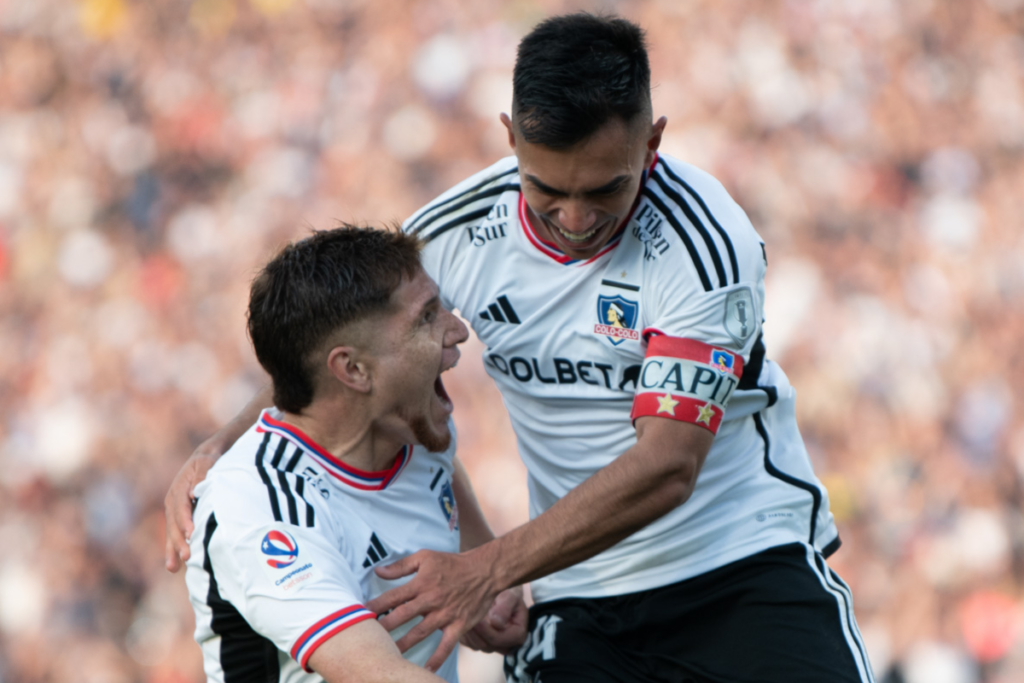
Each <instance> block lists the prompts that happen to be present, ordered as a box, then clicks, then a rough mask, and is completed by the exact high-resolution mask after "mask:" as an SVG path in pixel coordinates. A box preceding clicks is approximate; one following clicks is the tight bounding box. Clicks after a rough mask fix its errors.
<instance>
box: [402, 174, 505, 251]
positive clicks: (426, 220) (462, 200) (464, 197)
mask: <svg viewBox="0 0 1024 683" xmlns="http://www.w3.org/2000/svg"><path fill="white" fill-rule="evenodd" d="M518 172H519V166H513V167H512V168H511V169H509V170H508V171H505V172H504V173H502V174H500V175H496V176H494V177H493V178H487V179H485V180H483V181H481V182H479V183H477V184H476V185H474V186H473V187H471V188H469V189H467V190H464V191H462V192H460V193H459V194H457V195H455V196H453V197H449V198H448V199H446V200H444V201H443V202H438V203H437V204H435V205H433V206H427V207H426V208H425V209H424V210H423V212H422V213H421V214H420V215H419V216H417V217H416V219H415V220H413V221H412V222H411V223H410V224H409V231H410V232H411V233H412V234H414V235H417V234H419V233H420V232H422V231H423V230H425V229H426V227H427V226H428V225H429V224H430V223H433V222H434V221H436V220H437V219H438V218H440V217H441V216H444V215H447V214H449V213H451V212H452V211H457V210H458V209H459V208H461V207H463V206H465V205H466V204H468V203H471V202H473V201H474V200H475V199H474V198H476V199H479V198H481V197H486V196H489V194H493V192H491V191H487V192H488V193H486V194H485V193H481V192H480V190H481V189H483V188H485V187H487V186H488V185H492V184H494V183H496V182H497V181H499V180H501V179H502V178H504V177H505V176H508V175H514V174H516V173H518Z"/></svg>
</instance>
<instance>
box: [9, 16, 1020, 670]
mask: <svg viewBox="0 0 1024 683" xmlns="http://www.w3.org/2000/svg"><path fill="white" fill-rule="evenodd" d="M576 9H589V10H593V11H614V12H618V13H620V14H622V15H624V16H626V17H629V18H631V19H633V20H635V21H638V22H639V23H640V24H641V25H643V26H644V27H645V28H646V29H647V31H648V38H649V41H650V45H651V59H652V69H653V73H654V86H655V89H654V108H655V115H656V116H657V115H666V116H667V117H668V119H669V127H668V131H667V134H666V138H665V141H664V145H663V150H664V151H667V152H668V153H670V154H673V155H675V156H678V157H680V158H682V159H684V160H687V161H690V162H691V163H694V164H696V165H697V166H700V167H702V168H704V169H706V170H708V171H710V172H711V173H712V174H714V175H716V176H717V177H718V178H719V179H720V180H721V181H722V182H723V183H724V184H725V186H726V188H727V189H728V190H729V191H730V192H731V193H732V194H733V196H734V197H735V198H736V199H737V200H738V201H739V202H740V204H741V205H742V206H743V207H744V208H745V209H746V211H747V212H748V214H749V215H750V217H751V220H752V221H753V223H754V225H755V226H756V227H757V228H758V230H759V231H760V233H761V235H762V236H763V237H764V239H765V241H766V243H767V253H768V261H769V269H768V281H767V288H768V309H767V318H768V320H767V324H766V339H767V342H768V351H769V355H770V356H771V357H773V358H774V359H775V360H777V361H779V362H780V363H781V364H782V366H783V368H785V369H786V371H787V372H788V374H789V375H790V378H791V380H792V383H793V384H794V386H795V387H796V388H797V391H798V409H799V419H800V424H801V428H802V431H803V433H804V435H805V437H806V440H807V444H808V448H809V449H810V451H811V454H812V458H813V460H814V462H815V466H816V469H817V471H818V473H819V476H821V478H822V479H823V480H824V481H825V483H826V484H827V486H828V487H829V490H830V492H831V496H832V502H833V511H834V513H835V515H836V517H837V520H838V523H839V527H840V532H841V535H842V538H843V542H844V543H843V547H842V548H841V550H840V551H839V552H838V553H837V554H836V555H835V556H833V558H832V560H831V564H832V565H833V566H834V567H835V568H836V569H837V571H838V572H839V573H840V574H841V575H842V576H843V577H844V578H845V579H846V580H847V581H848V582H849V583H850V584H851V586H852V588H853V591H854V596H855V599H856V608H857V613H858V617H859V620H860V625H861V627H862V631H863V633H864V636H865V639H866V641H867V644H868V647H869V650H870V655H871V658H872V660H873V663H874V668H875V671H876V674H877V676H878V679H879V681H885V682H886V683H904V682H905V683H1011V682H1015V681H1024V628H1022V626H1024V621H1022V620H1024V416H1022V410H1021V406H1024V353H1022V351H1021V347H1022V344H1024V154H1022V152H1024V38H1022V36H1024V0H859V1H858V2H829V1H827V0H765V1H764V2H758V3H751V2H743V1H741V0H714V1H713V0H647V1H640V0H637V1H634V2H630V1H626V0H622V1H620V2H615V1H612V0H608V1H606V2H591V3H581V2H568V1H566V2H558V1H556V0H508V1H506V2H498V3H481V2H471V1H470V0H388V1H387V2H371V1H370V0H146V2H140V1H138V0H75V1H71V0H0V547H4V548H7V549H8V551H10V552H7V551H5V552H4V553H2V554H0V683H58V682H64V681H76V682H81V683H134V682H136V681H138V682H140V683H192V682H198V681H201V680H204V678H203V673H202V663H201V657H200V653H199V649H198V646H196V645H195V643H194V642H193V641H192V639H191V638H192V628H193V619H192V613H191V608H190V606H189V604H188V600H187V593H186V591H185V587H184V581H183V579H182V576H181V575H180V574H178V575H171V574H169V573H167V572H166V570H165V569H164V568H163V547H164V546H163V544H164V532H163V525H164V519H163V508H162V499H163V495H164V493H165V491H166V489H167V487H168V485H169V483H170V480H171V478H172V477H173V475H174V473H175V472H176V471H177V469H178V467H179V466H180V464H181V463H182V462H183V461H184V459H185V458H186V457H187V456H188V454H189V453H190V452H191V451H192V449H193V448H194V447H195V446H196V445H197V444H198V443H199V442H200V441H201V440H202V439H204V438H205V437H206V436H208V435H209V434H211V433H212V432H213V431H214V430H215V429H216V427H217V426H218V425H220V424H222V423H223V422H224V421H226V420H227V419H228V418H230V417H231V416H232V415H234V414H235V412H236V411H237V410H238V409H239V408H240V407H241V406H242V405H243V404H244V403H245V401H246V400H247V399H248V398H250V397H251V396H252V394H253V393H254V392H255V391H256V389H257V388H258V387H259V386H260V385H261V384H262V383H263V382H264V381H265V380H264V377H263V375H262V373H261V371H260V369H259V367H258V365H257V364H256V363H255V361H254V359H253V357H252V353H251V350H250V347H249V343H248V340H247V339H246V336H245V329H244V307H245V302H246V299H247V290H248V285H249V282H250V280H251V278H252V276H253V274H254V273H255V270H256V269H257V268H258V267H259V266H260V265H261V264H262V263H263V262H264V261H265V260H266V259H267V258H269V257H270V256H271V255H272V254H273V253H274V252H275V251H276V249H278V248H279V247H280V246H281V245H283V244H284V243H285V242H287V241H288V240H290V239H294V238H297V237H301V236H302V235H304V234H307V233H308V231H309V230H310V229H312V228H327V227H331V226H332V225H334V224H335V223H336V221H338V220H346V221H350V222H371V223H375V224H380V223H382V222H389V221H400V220H402V219H403V218H405V217H407V216H408V215H409V214H410V213H412V211H414V210H415V209H416V208H418V207H419V206H420V205H422V204H423V203H425V202H426V201H428V200H430V199H432V198H433V197H434V196H435V195H436V194H438V193H439V192H441V191H442V190H444V189H446V188H447V187H449V186H450V185H452V184H454V183H455V182H457V181H459V180H461V179H462V178H464V177H465V176H467V175H469V174H470V173H472V172H474V171H476V170H479V169H480V168H483V167H484V166H486V165H488V164H490V163H492V162H493V161H495V160H497V159H498V158H500V157H501V156H505V155H506V154H508V149H507V143H506V137H505V135H504V131H503V129H502V128H501V126H500V124H499V123H498V118H497V117H498V114H499V113H500V112H502V111H508V109H509V104H510V100H511V68H512V64H513V62H514V58H515V47H516V43H517V42H518V39H519V37H520V36H522V35H523V34H525V33H526V32H527V31H528V30H529V29H530V28H531V27H532V26H533V25H534V24H535V23H536V22H537V21H539V20H540V19H542V18H544V17H545V16H548V15H551V14H556V13H561V12H565V11H571V10H576ZM1014 188H1016V189H1014ZM481 351H482V347H481V345H480V344H479V342H476V341H475V340H474V341H471V342H469V343H468V344H467V348H466V349H465V351H464V356H463V358H464V360H463V362H462V363H461V364H460V367H459V368H458V370H457V371H455V372H454V373H453V374H452V375H450V376H449V377H450V379H448V380H446V381H447V383H448V386H449V391H450V393H451V394H452V396H453V398H454V399H455V402H456V422H457V424H458V426H459V442H460V452H461V456H462V458H463V460H464V461H465V462H466V463H467V466H468V468H469V469H470V473H471V475H472V477H473V479H474V481H475V485H476V488H477V492H478V495H479V496H480V498H481V499H482V503H483V506H484V508H485V511H486V512H487V514H488V516H489V518H490V520H491V522H492V524H493V526H494V527H495V529H496V530H497V531H499V532H501V531H505V530H508V529H510V528H512V527H514V526H516V525H518V524H520V523H522V522H523V521H524V520H525V518H526V497H525V496H526V494H525V484H524V480H525V474H524V470H523V468H522V465H521V464H520V463H519V461H518V457H517V455H516V450H515V443H514V437H513V435H512V433H511V430H510V428H509V426H508V422H507V418H506V417H505V414H504V409H503V407H502V405H501V401H500V398H499V397H498V395H497V392H496V390H495V389H494V387H493V385H492V384H491V382H490V380H489V379H488V378H487V377H486V376H485V373H484V371H483V367H482V364H481V363H480V361H479V356H480V352H481ZM15 551H17V552H15ZM741 646H742V644H737V647H741ZM464 652H465V651H464ZM498 661H499V660H498V658H497V657H489V658H488V657H482V656H476V657H474V656H473V655H472V654H466V656H465V657H464V659H463V680H464V681H465V683H477V682H478V681H483V682H485V683H490V682H491V681H494V680H497V676H498V674H497V670H498V669H497V662H498Z"/></svg>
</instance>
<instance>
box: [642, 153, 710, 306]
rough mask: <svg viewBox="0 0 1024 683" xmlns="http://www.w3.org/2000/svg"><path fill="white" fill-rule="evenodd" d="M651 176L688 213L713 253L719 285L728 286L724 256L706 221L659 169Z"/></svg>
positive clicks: (689, 218) (688, 216)
mask: <svg viewBox="0 0 1024 683" xmlns="http://www.w3.org/2000/svg"><path fill="white" fill-rule="evenodd" d="M651 178H652V179H653V180H654V182H656V183H657V184H658V187H660V188H661V191H662V192H664V193H665V195H666V196H667V197H668V198H669V199H671V200H672V201H673V202H675V203H676V205H677V206H678V207H679V208H680V209H682V210H683V213H684V214H686V218H687V220H689V221H690V224H691V225H693V227H694V228H695V229H696V230H697V233H698V234H699V235H700V236H701V239H702V240H704V245H705V246H706V247H707V248H708V253H709V254H710V255H711V263H712V264H714V266H715V274H716V275H718V286H719V287H726V286H727V285H728V284H729V280H728V279H727V278H726V277H725V268H724V267H723V266H722V257H721V255H719V253H718V246H717V245H716V244H715V240H713V239H712V238H711V234H710V233H709V232H708V230H707V228H705V227H704V223H703V222H701V220H700V218H698V217H697V214H696V213H695V212H694V210H693V209H692V208H690V205H689V204H688V203H687V202H686V199H684V198H683V196H682V195H681V194H679V193H678V192H676V191H675V190H674V189H672V188H671V187H669V186H668V183H667V182H665V179H664V178H662V177H661V175H660V174H659V173H658V172H657V171H655V172H654V173H652V174H651Z"/></svg>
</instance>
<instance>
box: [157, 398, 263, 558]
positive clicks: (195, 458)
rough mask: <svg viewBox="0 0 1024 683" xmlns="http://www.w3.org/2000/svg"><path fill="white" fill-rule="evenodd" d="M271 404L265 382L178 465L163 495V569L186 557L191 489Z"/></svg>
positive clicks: (190, 513)
mask: <svg viewBox="0 0 1024 683" xmlns="http://www.w3.org/2000/svg"><path fill="white" fill-rule="evenodd" d="M271 405H273V391H272V389H271V386H270V385H269V384H268V385H266V386H265V387H263V388H262V389H260V391H259V393H257V394H256V396H254V397H253V399H252V400H251V401H249V403H248V404H247V405H246V406H245V408H243V409H242V412H240V413H239V414H238V415H236V416H235V417H234V419H232V420H231V421H230V422H228V423H227V424H226V425H224V426H223V427H221V428H220V429H219V430H218V431H217V433H216V434H214V435H213V436H211V437H210V438H209V439H207V440H206V441H204V442H203V443H201V444H199V446H198V447H197V448H196V449H195V451H193V452H192V455H191V456H189V459H188V460H186V461H185V464H184V465H182V466H181V469H180V470H178V473H177V474H176V475H175V476H174V481H172V482H171V487H170V489H168V491H167V495H166V496H165V497H164V522H165V524H166V526H167V541H166V545H165V548H164V561H165V564H166V567H167V571H170V572H176V571H178V570H179V569H180V568H181V567H182V565H183V564H184V563H185V562H186V561H188V558H189V557H190V554H191V553H190V552H189V547H188V541H189V538H191V536H192V531H193V529H194V527H193V524H192V498H193V496H192V492H193V490H194V489H195V487H196V484H198V483H199V482H201V481H202V480H203V479H205V478H206V473H207V472H209V471H210V468H211V467H213V465H214V463H215V462H217V460H218V459H219V458H220V456H222V455H223V454H224V453H225V451H227V450H228V449H229V448H231V445H232V444H233V443H235V441H237V440H238V438H239V437H240V436H242V434H244V433H245V430H247V429H248V428H249V427H251V426H252V424H253V423H254V422H256V420H257V419H258V418H259V415H260V412H261V411H262V410H263V409H264V408H268V407H270V406H271Z"/></svg>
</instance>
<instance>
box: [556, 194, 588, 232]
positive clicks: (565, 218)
mask: <svg viewBox="0 0 1024 683" xmlns="http://www.w3.org/2000/svg"><path fill="white" fill-rule="evenodd" d="M558 222H559V223H560V224H561V226H562V227H563V228H565V229H566V230H568V231H569V232H575V233H584V232H587V231H588V230H590V229H591V228H592V227H594V223H595V222H597V212H596V211H594V210H593V209H592V208H591V207H589V206H587V205H586V204H585V203H583V202H578V201H569V202H566V203H565V204H564V205H562V206H561V207H560V208H559V209H558Z"/></svg>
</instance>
